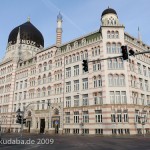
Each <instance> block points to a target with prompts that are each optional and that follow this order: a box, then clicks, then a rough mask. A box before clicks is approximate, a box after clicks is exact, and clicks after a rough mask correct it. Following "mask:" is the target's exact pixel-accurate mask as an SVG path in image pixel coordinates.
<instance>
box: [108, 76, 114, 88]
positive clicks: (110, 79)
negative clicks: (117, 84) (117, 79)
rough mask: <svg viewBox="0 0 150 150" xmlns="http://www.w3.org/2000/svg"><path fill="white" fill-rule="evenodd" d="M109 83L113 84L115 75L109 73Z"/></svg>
mask: <svg viewBox="0 0 150 150" xmlns="http://www.w3.org/2000/svg"><path fill="white" fill-rule="evenodd" d="M108 83H109V86H113V85H114V84H113V75H112V74H109V75H108Z"/></svg>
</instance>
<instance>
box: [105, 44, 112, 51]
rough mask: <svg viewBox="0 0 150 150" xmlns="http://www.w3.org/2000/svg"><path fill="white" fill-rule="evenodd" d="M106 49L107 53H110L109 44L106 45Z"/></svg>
mask: <svg viewBox="0 0 150 150" xmlns="http://www.w3.org/2000/svg"><path fill="white" fill-rule="evenodd" d="M106 48H107V53H111V44H110V43H107V45H106Z"/></svg>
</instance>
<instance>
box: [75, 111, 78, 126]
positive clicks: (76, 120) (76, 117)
mask: <svg viewBox="0 0 150 150" xmlns="http://www.w3.org/2000/svg"><path fill="white" fill-rule="evenodd" d="M74 123H79V111H75V112H74Z"/></svg>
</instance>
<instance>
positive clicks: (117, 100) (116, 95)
mask: <svg viewBox="0 0 150 150" xmlns="http://www.w3.org/2000/svg"><path fill="white" fill-rule="evenodd" d="M115 99H116V103H117V104H121V96H120V91H116V92H115Z"/></svg>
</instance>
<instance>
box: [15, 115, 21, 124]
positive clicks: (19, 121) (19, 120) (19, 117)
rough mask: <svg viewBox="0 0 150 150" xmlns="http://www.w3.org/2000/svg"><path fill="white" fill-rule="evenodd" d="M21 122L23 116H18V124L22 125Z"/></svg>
mask: <svg viewBox="0 0 150 150" xmlns="http://www.w3.org/2000/svg"><path fill="white" fill-rule="evenodd" d="M21 120H22V116H21V115H17V120H16V123H19V124H21Z"/></svg>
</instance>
